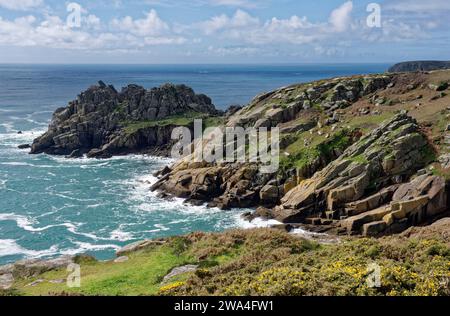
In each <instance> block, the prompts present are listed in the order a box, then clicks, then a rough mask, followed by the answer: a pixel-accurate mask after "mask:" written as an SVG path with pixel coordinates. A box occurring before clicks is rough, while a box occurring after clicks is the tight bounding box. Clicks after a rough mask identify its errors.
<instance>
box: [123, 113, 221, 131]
mask: <svg viewBox="0 0 450 316" xmlns="http://www.w3.org/2000/svg"><path fill="white" fill-rule="evenodd" d="M195 119H203V120H204V124H209V125H211V126H214V125H212V124H215V123H219V122H221V120H220V118H219V117H210V116H209V115H208V114H205V113H198V112H188V113H184V114H182V115H181V114H180V115H174V116H170V117H167V118H164V119H161V120H148V121H136V122H123V123H122V125H123V129H124V131H125V133H127V134H128V135H131V134H134V133H136V132H137V131H139V130H141V129H146V128H151V127H157V126H160V127H162V126H169V125H173V126H188V125H190V124H192V123H193V122H194V120H195Z"/></svg>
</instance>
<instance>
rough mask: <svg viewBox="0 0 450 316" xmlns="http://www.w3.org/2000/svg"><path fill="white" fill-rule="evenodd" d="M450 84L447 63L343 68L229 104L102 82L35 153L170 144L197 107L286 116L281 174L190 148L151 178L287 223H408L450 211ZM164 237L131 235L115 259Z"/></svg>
mask: <svg viewBox="0 0 450 316" xmlns="http://www.w3.org/2000/svg"><path fill="white" fill-rule="evenodd" d="M449 83H450V71H434V72H417V73H390V74H381V75H370V76H353V77H345V78H334V79H328V80H320V81H317V82H312V83H305V84H297V85H292V86H289V87H283V88H280V89H278V90H275V91H272V92H269V93H264V94H262V95H259V96H257V97H255V99H254V100H253V101H251V102H250V104H249V105H247V106H245V107H243V108H231V109H230V110H229V111H228V112H227V113H222V112H220V111H218V110H216V109H215V107H214V105H212V103H211V100H210V99H209V98H208V97H206V96H204V95H196V94H195V93H194V92H193V90H192V89H190V88H188V87H186V86H174V85H170V84H167V85H164V86H162V87H160V88H154V89H151V90H145V89H144V88H142V87H138V86H135V85H129V86H128V87H126V88H124V89H122V91H121V92H117V91H116V90H115V88H114V87H112V86H107V85H105V84H104V83H103V82H100V83H99V84H98V85H97V86H93V87H91V88H90V89H88V90H87V91H85V92H83V93H82V94H80V96H79V97H78V99H77V100H76V101H73V102H71V103H69V106H68V107H66V108H61V109H58V110H57V111H56V112H55V114H54V115H53V119H52V122H51V124H50V126H49V130H48V132H47V133H45V134H44V135H42V136H41V137H39V138H37V139H36V140H35V141H34V142H33V144H32V146H31V153H32V154H37V153H47V154H54V155H67V156H69V157H72V158H76V157H80V156H82V155H87V156H88V157H93V158H107V157H111V156H113V155H123V154H128V153H152V154H156V155H167V153H168V151H169V150H170V147H171V145H172V144H173V143H172V140H171V137H170V136H171V131H172V130H173V128H175V127H178V126H184V127H188V128H189V129H192V128H193V126H192V124H193V120H194V119H196V118H202V119H204V121H205V120H206V121H207V125H211V124H217V125H219V126H221V128H225V127H237V126H239V127H244V128H248V127H255V128H259V127H279V128H280V131H281V144H280V147H281V160H280V168H279V169H278V171H276V172H274V173H271V174H265V173H261V172H260V168H259V167H260V165H259V164H258V163H249V162H247V163H224V162H216V163H208V162H206V161H203V162H193V161H192V160H191V159H190V158H192V156H188V157H185V158H184V159H181V160H180V161H177V162H176V163H174V164H173V165H172V166H167V167H165V168H164V169H163V170H161V171H160V172H158V173H157V174H156V176H157V177H158V178H159V179H158V181H157V182H156V183H155V184H154V185H153V186H152V188H151V189H152V190H153V191H158V192H159V194H160V196H161V197H163V198H164V197H169V196H176V197H181V198H184V199H185V200H186V202H187V203H192V204H204V203H207V205H208V206H209V207H219V208H221V209H224V210H226V209H229V208H247V207H254V208H257V210H256V211H255V212H254V213H247V214H244V215H243V216H244V217H245V218H246V219H247V220H250V221H251V220H254V219H255V218H263V219H276V220H278V221H280V222H281V223H282V225H278V226H277V227H275V228H278V229H280V228H281V230H277V231H280V233H282V232H281V231H283V230H286V231H290V230H293V229H295V228H306V229H308V230H309V231H312V232H319V233H327V234H330V235H333V236H335V235H341V236H342V238H350V237H349V236H358V237H359V236H364V237H380V238H381V237H383V236H386V235H394V234H399V233H403V234H409V233H411V231H414V229H416V228H412V227H415V226H423V225H428V224H431V223H433V222H435V221H437V220H439V219H441V218H443V217H447V216H449V215H450V214H449V212H450V184H449V183H450V164H449V159H448V157H449V155H450V139H449V135H450V124H449V122H450V97H449V95H448V93H450V91H449ZM213 126H214V125H213ZM193 155H194V154H193ZM447 222H448V219H444V220H441V221H438V222H437V223H447ZM445 225H446V224H445ZM445 225H442V224H438V225H435V226H430V227H439V229H438V230H442V229H443V228H445V227H446V226H445ZM424 229H425V230H426V228H424ZM408 232H409V233H408ZM239 234H240V233H239ZM277 234H278V233H277ZM225 235H226V234H225ZM217 236H218V237H217V238H221V237H220V236H222V235H220V234H218V235H217ZM283 238H284V237H283ZM289 238H290V237H289ZM394 238H397V237H394ZM351 239H352V240H353V239H355V238H354V237H351ZM356 239H358V238H356ZM165 242H166V241H165V240H157V241H143V242H139V243H135V244H133V245H130V246H128V247H126V248H124V249H123V250H122V251H121V252H119V253H118V258H117V259H116V260H115V261H114V263H117V264H119V263H123V262H126V261H127V260H128V259H127V258H128V257H127V254H128V253H131V254H133V253H135V252H139V251H141V250H142V249H146V248H148V247H150V248H153V247H155V245H156V246H158V247H159V246H161V247H163V245H164V244H165ZM200 257H201V256H200ZM91 259H93V258H89V257H83V256H75V257H70V258H68V257H67V258H59V259H53V260H45V261H40V260H26V261H21V262H18V263H16V264H13V265H8V266H5V267H2V268H0V283H1V284H2V286H3V285H4V284H12V283H13V282H14V280H15V279H16V278H19V279H24V278H25V279H27V278H29V277H30V276H31V275H33V276H37V275H40V274H42V273H45V271H52V270H55V269H56V270H57V269H61V268H62V267H63V266H64V265H67V264H68V263H69V262H76V261H78V260H81V261H83V260H88V261H89V260H91ZM200 261H201V260H200ZM189 269H190V270H189ZM189 269H188V270H189V271H188V270H186V271H185V272H186V273H192V272H193V271H196V269H194V268H193V267H192V266H191V267H190V268H189ZM183 271H184V270H183ZM195 273H197V272H195ZM175 275H176V273H175ZM3 287H4V288H6V286H3Z"/></svg>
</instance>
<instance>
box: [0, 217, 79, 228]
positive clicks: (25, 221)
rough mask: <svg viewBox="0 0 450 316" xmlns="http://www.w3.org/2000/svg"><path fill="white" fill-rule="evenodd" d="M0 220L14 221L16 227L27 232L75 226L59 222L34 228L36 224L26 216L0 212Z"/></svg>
mask: <svg viewBox="0 0 450 316" xmlns="http://www.w3.org/2000/svg"><path fill="white" fill-rule="evenodd" d="M0 221H13V222H16V225H17V227H19V228H22V229H23V230H25V231H28V232H43V231H46V230H48V229H51V228H54V227H66V228H68V229H74V228H76V226H75V225H74V224H72V223H61V224H54V225H47V226H45V227H39V228H35V227H33V225H34V224H36V221H35V220H33V219H30V218H28V217H26V216H23V215H17V214H4V213H0Z"/></svg>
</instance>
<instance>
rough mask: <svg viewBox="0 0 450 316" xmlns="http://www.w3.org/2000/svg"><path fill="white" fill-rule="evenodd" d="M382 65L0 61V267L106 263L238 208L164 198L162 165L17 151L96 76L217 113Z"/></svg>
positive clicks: (222, 222)
mask: <svg viewBox="0 0 450 316" xmlns="http://www.w3.org/2000/svg"><path fill="white" fill-rule="evenodd" d="M388 67H389V65H386V64H334V65H331V64H307V65H302V64H297V65H285V64H283V65H24V64H22V65H12V64H8V65H2V64H0V265H2V264H7V263H11V262H15V261H17V260H20V259H24V258H50V257H55V256H60V255H73V254H78V253H87V254H90V255H93V256H95V257H96V258H98V259H99V260H108V259H111V258H113V257H114V254H115V251H116V250H117V249H119V248H120V247H122V246H124V245H126V244H129V243H132V242H134V241H138V240H142V239H148V238H150V239H151V238H159V237H166V236H172V235H180V234H187V233H189V232H193V231H207V232H218V231H223V230H226V229H232V228H250V227H256V226H265V225H269V224H270V223H268V222H262V221H257V222H253V223H248V222H245V221H244V220H242V219H241V216H240V215H241V214H242V213H243V212H245V211H246V210H242V209H240V210H239V209H235V210H230V211H221V210H219V209H215V208H212V209H208V208H206V207H205V206H192V205H185V204H183V201H182V200H180V199H171V200H162V199H160V198H158V197H157V196H156V194H154V193H152V192H150V190H149V188H150V186H151V183H153V182H154V181H155V180H156V179H155V178H154V177H153V176H152V174H153V173H154V172H155V171H156V170H158V169H160V168H162V167H164V166H165V165H170V164H171V163H173V161H172V160H170V159H165V158H158V157H151V156H140V155H129V156H124V157H114V158H111V159H106V160H96V159H87V158H82V159H67V158H64V157H55V156H48V155H45V154H41V155H29V154H28V150H20V149H18V148H17V146H18V145H20V144H26V143H31V142H32V141H33V139H34V138H36V137H37V136H39V135H40V134H42V133H43V132H45V130H46V129H47V126H48V124H49V121H50V119H51V116H52V113H53V111H54V110H55V109H57V108H59V107H62V106H66V105H67V103H68V102H69V101H71V100H74V99H76V96H77V95H78V94H79V93H80V92H81V91H84V90H86V89H87V88H88V87H89V86H91V85H93V84H96V83H97V82H98V81H99V80H102V81H104V82H105V83H107V84H113V85H114V86H115V87H116V88H117V89H118V90H119V89H120V88H121V87H123V86H126V85H127V84H131V83H135V84H139V85H142V86H144V87H146V88H151V87H155V86H160V85H162V84H164V83H168V82H170V83H175V84H186V85H188V86H191V87H192V88H193V89H194V90H195V92H196V93H204V94H206V95H208V96H209V97H210V98H211V99H212V100H213V103H214V104H215V105H216V107H217V108H219V109H226V108H227V107H228V106H230V105H236V104H239V105H245V104H247V103H248V102H249V101H250V100H251V99H252V98H253V97H254V96H256V95H257V94H260V93H262V92H266V91H270V90H273V89H276V88H279V87H282V86H286V85H290V84H294V83H301V82H308V81H312V80H317V79H324V78H331V77H340V76H346V75H354V74H373V73H382V72H385V71H386V69H387V68H388Z"/></svg>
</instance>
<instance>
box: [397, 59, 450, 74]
mask: <svg viewBox="0 0 450 316" xmlns="http://www.w3.org/2000/svg"><path fill="white" fill-rule="evenodd" d="M439 69H450V61H407V62H403V63H398V64H395V65H394V66H392V67H391V68H389V72H414V71H432V70H439Z"/></svg>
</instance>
